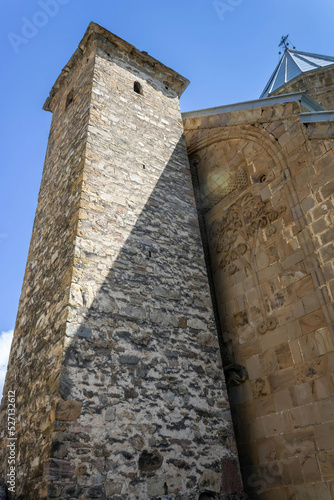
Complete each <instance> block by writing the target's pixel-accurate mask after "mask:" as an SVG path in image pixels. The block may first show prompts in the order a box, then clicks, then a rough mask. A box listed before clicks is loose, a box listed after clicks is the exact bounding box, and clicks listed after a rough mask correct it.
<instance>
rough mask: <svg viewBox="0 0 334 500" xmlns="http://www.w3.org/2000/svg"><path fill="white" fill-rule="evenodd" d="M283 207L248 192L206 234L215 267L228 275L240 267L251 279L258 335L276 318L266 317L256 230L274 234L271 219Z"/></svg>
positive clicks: (271, 325) (272, 324) (273, 220)
mask: <svg viewBox="0 0 334 500" xmlns="http://www.w3.org/2000/svg"><path fill="white" fill-rule="evenodd" d="M284 211H285V209H284V208H283V207H280V208H276V209H274V208H273V207H272V206H271V204H270V202H269V201H263V200H262V199H261V198H260V197H259V196H253V195H252V194H250V193H248V194H246V195H245V196H243V197H242V198H241V199H240V200H238V201H237V202H236V203H234V204H233V205H232V206H231V207H230V208H229V209H228V210H227V212H226V213H225V214H224V216H223V217H221V218H220V219H217V220H215V221H214V222H213V223H212V224H211V227H210V233H211V234H210V236H211V238H212V240H213V242H214V249H215V252H216V254H217V257H218V260H217V262H218V267H219V268H221V269H223V270H224V272H225V273H226V274H227V275H228V276H232V275H233V274H235V273H236V272H237V271H239V270H240V269H241V268H242V267H243V268H245V269H247V271H248V273H247V274H248V275H252V276H253V278H254V287H255V289H256V292H257V294H258V299H259V308H260V310H261V313H262V315H263V320H262V321H261V322H260V323H259V324H258V326H257V330H258V332H259V333H260V334H264V333H266V332H267V331H268V330H274V329H275V328H276V326H277V324H278V321H277V319H276V318H274V317H268V316H267V313H266V308H265V300H264V297H263V293H262V290H261V285H260V283H259V279H258V265H257V256H256V252H257V250H258V248H259V245H258V237H259V232H260V231H266V234H267V237H270V236H272V235H274V234H275V233H276V227H275V224H274V223H275V222H276V221H277V220H278V219H279V217H280V216H281V215H282V214H283V212H284Z"/></svg>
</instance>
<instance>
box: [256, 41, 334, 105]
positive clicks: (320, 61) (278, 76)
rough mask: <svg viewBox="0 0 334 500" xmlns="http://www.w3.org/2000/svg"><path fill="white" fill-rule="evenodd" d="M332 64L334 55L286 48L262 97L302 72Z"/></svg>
mask: <svg viewBox="0 0 334 500" xmlns="http://www.w3.org/2000/svg"><path fill="white" fill-rule="evenodd" d="M331 64H334V57H331V56H323V55H320V54H311V53H310V52H300V51H298V50H291V49H289V48H286V49H285V52H284V54H283V56H282V58H281V60H280V62H279V63H278V65H277V67H276V69H275V71H274V73H273V74H272V76H271V77H270V79H269V81H268V83H267V85H266V86H265V88H264V91H263V92H262V94H261V95H260V99H261V98H264V97H268V95H269V94H271V93H272V92H274V91H275V90H277V89H279V88H280V87H282V85H284V84H285V83H287V82H290V81H291V80H293V78H295V77H296V76H298V75H300V74H301V73H306V72H307V71H312V70H314V69H318V68H322V67H324V66H329V65H331Z"/></svg>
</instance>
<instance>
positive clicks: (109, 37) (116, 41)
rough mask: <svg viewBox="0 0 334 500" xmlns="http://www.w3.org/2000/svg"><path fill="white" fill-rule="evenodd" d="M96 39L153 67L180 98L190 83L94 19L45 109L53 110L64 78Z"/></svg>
mask: <svg viewBox="0 0 334 500" xmlns="http://www.w3.org/2000/svg"><path fill="white" fill-rule="evenodd" d="M94 39H100V40H101V39H104V40H105V41H107V42H110V43H111V44H112V45H113V46H114V47H117V49H119V50H121V51H122V52H124V53H126V54H128V55H129V56H130V57H133V58H134V59H136V60H137V61H138V62H140V63H141V64H143V65H144V66H146V67H147V68H151V70H152V71H154V72H155V73H157V74H159V75H160V79H161V78H162V79H163V80H164V82H165V83H168V85H169V86H170V87H171V88H173V89H174V90H175V92H176V93H177V95H178V97H179V98H180V97H181V95H182V94H183V92H184V91H185V90H186V88H187V87H188V85H189V83H190V81H189V80H188V79H187V78H185V77H183V76H182V75H180V74H179V73H177V72H176V71H174V70H173V69H172V68H169V67H168V66H166V65H164V64H163V63H162V62H160V61H158V60H157V59H155V58H154V57H152V56H150V55H149V54H148V53H147V52H145V51H140V50H139V49H137V48H136V47H135V46H134V45H131V44H130V43H129V42H127V41H125V40H123V39H122V38H120V37H119V36H117V35H115V34H114V33H111V31H108V30H107V29H105V28H103V27H102V26H100V25H99V24H97V23H95V22H93V21H92V22H90V23H89V25H88V28H87V30H86V32H85V34H84V36H83V38H82V40H81V41H80V43H79V44H78V48H77V49H76V51H75V52H74V54H73V55H72V57H71V58H70V60H69V61H68V63H67V64H66V65H65V66H64V68H63V69H62V71H61V73H60V75H59V77H58V78H57V80H56V82H55V84H54V85H53V87H52V89H51V91H50V94H49V96H48V98H47V99H46V101H45V103H44V106H43V109H44V110H45V111H51V106H50V105H51V101H52V99H53V97H54V96H55V95H56V93H57V91H58V89H59V88H60V86H61V85H62V82H63V81H64V79H66V77H67V75H68V74H69V73H70V72H71V70H72V69H73V68H74V66H75V65H76V64H77V62H78V60H79V59H80V58H81V57H82V55H83V54H84V53H85V52H86V50H87V48H88V47H89V45H90V44H91V42H92V40H94Z"/></svg>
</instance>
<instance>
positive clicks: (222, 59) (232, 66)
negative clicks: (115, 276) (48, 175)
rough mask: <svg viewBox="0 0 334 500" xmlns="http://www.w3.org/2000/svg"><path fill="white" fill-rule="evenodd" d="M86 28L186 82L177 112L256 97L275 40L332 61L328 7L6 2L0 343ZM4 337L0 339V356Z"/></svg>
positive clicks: (256, 2) (244, 2)
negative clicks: (53, 95) (285, 39)
mask: <svg viewBox="0 0 334 500" xmlns="http://www.w3.org/2000/svg"><path fill="white" fill-rule="evenodd" d="M90 21H95V22H97V23H99V24H101V25H102V26H103V27H105V28H107V29H108V30H110V31H112V32H114V33H115V34H117V35H118V36H120V37H122V38H124V39H125V40H127V41H128V42H130V43H132V44H133V45H135V46H136V47H138V48H139V49H141V50H146V51H147V52H148V53H149V54H150V55H152V56H154V57H155V58H157V59H159V60H161V61H162V62H163V63H165V64H166V65H168V66H171V67H172V68H173V69H175V70H176V71H178V72H180V73H181V74H182V75H183V76H185V77H187V78H188V79H189V80H190V81H191V85H190V87H188V89H187V90H186V92H185V94H184V96H183V97H182V99H181V110H182V111H190V110H194V109H200V108H206V107H210V106H219V105H223V104H229V103H233V102H240V101H245V100H250V99H256V98H257V97H258V96H259V95H260V93H261V91H262V90H263V88H264V86H265V84H266V83H267V80H268V79H269V77H270V75H271V73H272V72H273V70H274V67H275V66H276V64H277V62H278V50H279V49H278V43H279V41H280V38H281V36H282V35H285V34H288V33H289V34H290V38H291V41H292V42H293V43H294V44H295V45H296V46H297V49H299V50H303V51H309V52H315V53H320V54H328V55H334V45H333V40H334V34H333V21H334V5H333V1H332V0H318V1H317V2H315V1H310V0H289V1H288V0H280V1H279V2H272V1H268V0H221V1H218V0H215V1H214V0H177V1H176V0H169V1H168V2H159V0H152V1H149V0H141V1H134V0H114V1H112V0H95V1H94V2H93V1H88V0H36V1H35V0H11V2H9V1H7V2H3V3H2V16H1V20H0V36H1V43H0V50H1V54H0V55H1V61H2V74H3V76H2V78H1V82H0V89H1V94H0V95H1V96H2V102H1V113H2V120H1V121H0V127H1V133H0V138H1V142H2V144H1V152H2V163H1V167H0V168H1V176H0V213H1V217H0V302H1V308H0V335H1V332H8V331H10V330H11V329H13V327H14V323H15V317H16V312H17V307H18V301H19V295H20V290H21V286H22V280H23V275H24V269H25V263H26V258H27V254H28V248H29V241H30V235H31V230H32V224H33V219H34V213H35V209H36V203H37V196H38V190H39V184H40V180H41V174H42V168H43V162H44V155H45V150H46V145H47V138H48V133H49V127H50V122H51V114H50V113H47V112H45V111H43V110H42V106H43V103H44V101H45V99H46V97H47V96H48V93H49V91H50V89H51V87H52V85H53V83H54V81H55V80H56V78H57V76H58V74H59V73H60V71H61V69H62V68H63V66H65V64H66V63H67V61H68V59H69V58H70V57H71V55H72V53H73V52H74V51H75V49H76V47H77V45H78V43H79V41H80V40H81V38H82V36H83V34H84V32H85V30H86V28H87V26H88V24H89V22H90ZM8 338H9V335H2V336H0V351H1V350H2V352H5V350H6V349H7V346H8V345H9V342H8ZM1 363H3V361H2V359H0V364H1ZM0 373H1V366H0ZM0 386H1V380H0ZM0 389H1V387H0Z"/></svg>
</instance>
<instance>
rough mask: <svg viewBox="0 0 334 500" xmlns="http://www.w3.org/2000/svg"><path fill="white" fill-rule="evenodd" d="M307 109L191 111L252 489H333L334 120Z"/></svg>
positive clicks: (265, 497) (193, 149)
mask: <svg viewBox="0 0 334 500" xmlns="http://www.w3.org/2000/svg"><path fill="white" fill-rule="evenodd" d="M300 112H301V106H300V103H298V102H295V103H287V104H279V105H275V106H273V107H271V106H268V107H263V108H261V107H259V108H256V109H253V110H243V111H236V112H233V113H225V114H221V115H213V116H203V117H197V118H191V119H186V120H184V127H185V133H186V139H187V146H188V151H189V153H190V158H191V162H192V165H193V166H194V168H195V169H196V170H197V175H198V179H199V184H200V188H201V192H200V199H199V207H200V210H201V211H202V213H203V214H204V216H205V220H206V227H207V231H208V241H209V245H210V248H211V267H212V269H213V278H214V287H215V292H216V301H217V307H218V311H219V314H220V322H221V330H222V332H223V343H224V364H225V369H226V371H227V373H229V374H230V375H231V374H232V378H231V387H230V390H229V397H230V402H231V405H232V413H233V420H234V424H235V431H236V439H237V446H238V451H239V457H240V463H241V469H242V474H243V480H244V487H245V491H247V493H248V495H249V498H252V499H261V500H275V499H280V500H281V499H286V500H287V499H291V498H294V499H296V500H305V499H316V500H323V499H326V500H330V499H331V498H332V496H333V487H334V483H333V477H334V463H333V456H334V442H333V439H332V437H331V436H332V434H333V428H334V427H333V426H334V397H333V396H334V386H333V374H334V364H333V361H334V344H333V291H334V287H333V284H334V281H333V278H334V274H333V271H334V268H333V264H334V252H333V236H334V235H333V217H334V211H333V195H334V181H333V161H334V149H333V146H334V140H333V125H332V123H318V124H309V125H304V124H301V123H300V121H299V113H300ZM233 364H234V365H235V364H236V365H239V366H234V367H233ZM242 367H244V368H246V370H247V375H248V379H247V380H245V371H244V368H242ZM233 377H234V378H233Z"/></svg>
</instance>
